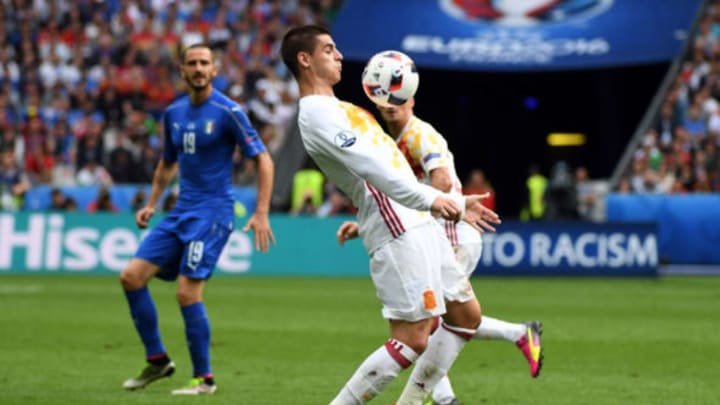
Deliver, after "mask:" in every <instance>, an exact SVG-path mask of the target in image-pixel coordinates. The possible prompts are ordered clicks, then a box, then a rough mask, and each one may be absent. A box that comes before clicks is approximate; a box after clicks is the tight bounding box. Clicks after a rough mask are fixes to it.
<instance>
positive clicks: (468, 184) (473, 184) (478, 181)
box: [463, 169, 495, 211]
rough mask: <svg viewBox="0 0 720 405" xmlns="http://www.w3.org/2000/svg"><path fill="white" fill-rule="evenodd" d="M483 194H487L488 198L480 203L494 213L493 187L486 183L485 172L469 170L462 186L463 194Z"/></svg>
mask: <svg viewBox="0 0 720 405" xmlns="http://www.w3.org/2000/svg"><path fill="white" fill-rule="evenodd" d="M484 193H489V194H490V196H489V197H488V198H486V199H484V200H482V201H480V203H481V204H482V205H484V206H485V207H487V208H489V209H491V210H493V211H495V189H493V186H492V185H491V184H490V182H488V181H487V179H486V177H485V172H483V171H482V170H480V169H473V170H471V171H470V174H469V175H468V177H467V179H466V180H465V184H464V185H463V194H465V195H469V194H484Z"/></svg>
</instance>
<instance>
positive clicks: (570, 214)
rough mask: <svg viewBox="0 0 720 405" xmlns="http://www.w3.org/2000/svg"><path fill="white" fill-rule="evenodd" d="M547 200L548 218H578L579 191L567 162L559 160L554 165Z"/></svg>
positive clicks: (546, 216) (546, 213)
mask: <svg viewBox="0 0 720 405" xmlns="http://www.w3.org/2000/svg"><path fill="white" fill-rule="evenodd" d="M545 200H546V210H545V218H546V219H549V220H557V219H577V218H578V211H577V207H578V202H577V191H576V189H575V181H574V179H573V176H572V174H571V173H570V168H569V167H568V165H567V163H565V162H563V161H559V162H556V163H555V165H554V166H553V168H552V171H551V173H550V181H549V183H548V189H547V192H546V198H545Z"/></svg>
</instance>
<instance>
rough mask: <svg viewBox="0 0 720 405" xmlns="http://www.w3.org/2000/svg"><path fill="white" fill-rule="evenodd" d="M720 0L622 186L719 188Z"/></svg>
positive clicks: (662, 190)
mask: <svg viewBox="0 0 720 405" xmlns="http://www.w3.org/2000/svg"><path fill="white" fill-rule="evenodd" d="M719 147H720V1H718V0H711V1H710V2H709V3H708V5H707V8H706V10H704V14H703V16H702V17H701V19H700V21H699V24H698V29H697V34H696V36H695V37H694V38H692V41H691V43H690V46H689V52H688V57H687V59H686V61H685V62H684V64H683V66H682V68H681V69H680V72H679V74H678V76H677V77H676V78H675V79H674V82H673V83H672V85H671V87H670V89H669V91H668V92H667V94H666V95H665V96H664V99H663V102H662V106H661V108H660V109H659V111H658V112H657V116H656V118H655V121H654V123H653V125H652V126H651V127H650V128H649V129H648V130H647V132H646V133H645V136H644V138H643V140H642V143H641V145H640V147H639V148H638V149H637V150H636V151H635V154H634V159H633V161H632V165H631V167H630V168H629V175H628V176H625V177H623V178H622V179H621V181H620V184H619V185H618V190H619V191H621V192H636V193H690V192H718V191H720V152H718V148H719Z"/></svg>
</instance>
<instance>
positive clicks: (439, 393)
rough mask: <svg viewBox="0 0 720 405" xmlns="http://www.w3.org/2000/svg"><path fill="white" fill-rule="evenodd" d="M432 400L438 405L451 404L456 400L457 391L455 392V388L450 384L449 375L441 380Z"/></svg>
mask: <svg viewBox="0 0 720 405" xmlns="http://www.w3.org/2000/svg"><path fill="white" fill-rule="evenodd" d="M432 398H433V401H435V402H437V403H438V404H447V403H450V401H452V400H453V399H454V398H455V391H454V390H453V387H452V385H451V384H450V379H449V378H448V376H447V375H445V377H443V378H442V379H440V381H439V382H438V383H437V384H436V385H435V388H433V392H432Z"/></svg>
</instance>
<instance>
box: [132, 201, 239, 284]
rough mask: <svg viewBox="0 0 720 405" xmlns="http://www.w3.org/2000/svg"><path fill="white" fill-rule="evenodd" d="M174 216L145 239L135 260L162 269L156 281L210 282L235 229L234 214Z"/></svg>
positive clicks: (163, 221) (166, 219) (195, 213)
mask: <svg viewBox="0 0 720 405" xmlns="http://www.w3.org/2000/svg"><path fill="white" fill-rule="evenodd" d="M224 211H226V210H217V211H205V212H179V213H178V212H171V213H170V214H168V216H166V217H165V218H163V219H162V221H160V223H159V224H158V225H157V226H155V228H153V230H152V231H151V232H150V233H149V234H148V235H147V237H145V239H143V241H142V243H141V244H140V248H139V249H138V251H137V253H135V257H137V258H139V259H143V260H147V261H148V262H150V263H153V264H155V265H157V266H159V267H160V272H159V273H158V274H157V275H156V277H158V278H160V279H163V280H168V281H172V280H175V279H177V276H178V275H179V274H182V275H183V276H186V277H189V278H193V279H202V280H207V279H209V278H210V276H212V273H213V270H215V265H216V264H217V261H218V259H219V258H220V253H221V252H222V250H223V248H224V247H225V243H226V242H227V240H228V238H229V237H230V234H231V233H232V231H233V228H234V225H235V224H234V220H235V218H234V216H233V214H232V211H230V212H229V213H227V212H224Z"/></svg>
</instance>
